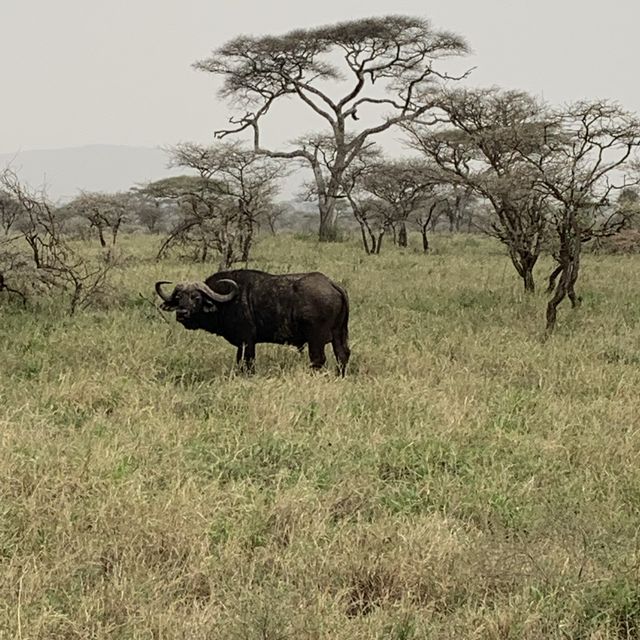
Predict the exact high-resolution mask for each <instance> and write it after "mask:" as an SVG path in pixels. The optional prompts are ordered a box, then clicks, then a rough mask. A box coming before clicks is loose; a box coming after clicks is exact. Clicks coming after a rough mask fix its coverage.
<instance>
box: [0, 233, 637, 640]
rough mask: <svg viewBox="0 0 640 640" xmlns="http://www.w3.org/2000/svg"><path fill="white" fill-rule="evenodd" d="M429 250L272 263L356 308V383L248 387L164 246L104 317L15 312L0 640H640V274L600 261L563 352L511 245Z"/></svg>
mask: <svg viewBox="0 0 640 640" xmlns="http://www.w3.org/2000/svg"><path fill="white" fill-rule="evenodd" d="M412 241H413V244H414V245H415V246H416V247H417V239H416V238H413V239H412ZM432 244H433V247H434V251H433V253H432V254H430V255H422V253H420V252H418V250H417V249H411V248H409V249H408V250H399V249H397V248H394V247H387V248H386V249H383V251H382V253H381V255H379V256H366V255H365V254H364V252H363V251H362V249H361V247H360V246H359V245H358V242H357V239H355V238H354V239H353V240H349V241H346V242H342V243H335V244H328V245H327V244H325V245H320V244H318V243H317V242H316V241H315V240H313V239H306V238H303V237H296V236H292V235H289V236H286V235H285V236H278V237H275V238H263V239H262V240H261V241H260V243H259V244H258V245H257V247H256V251H255V256H254V259H253V260H252V263H251V265H250V266H252V267H255V268H261V269H265V270H268V271H272V272H275V273H283V272H288V271H303V270H320V271H323V272H324V273H326V274H327V275H328V276H329V277H331V278H333V279H335V280H336V281H338V282H340V283H342V284H343V285H344V286H345V287H346V288H347V290H348V292H349V295H350V300H351V319H350V334H351V348H352V360H351V363H350V367H349V371H348V374H347V377H346V378H345V379H341V378H339V377H338V376H336V375H335V373H334V371H333V366H334V361H333V355H332V354H331V353H330V350H329V349H328V356H329V363H330V366H329V367H328V368H327V370H326V371H325V372H323V373H320V374H315V373H313V372H312V371H310V369H309V367H308V360H307V357H306V355H300V354H298V353H297V352H296V351H295V350H294V349H292V348H287V347H278V346H271V345H269V346H266V345H259V346H258V353H257V362H256V365H257V373H256V375H253V376H247V375H244V374H241V373H238V372H236V371H235V370H234V367H233V362H234V354H235V350H234V349H233V347H231V346H230V345H229V344H227V343H225V342H224V340H222V339H221V338H217V337H214V336H210V335H208V334H205V333H203V332H188V331H185V330H184V329H183V328H182V327H181V326H179V325H178V324H177V323H175V321H174V320H173V318H172V317H170V316H169V317H165V319H163V314H162V313H161V312H160V311H158V310H157V309H156V308H154V304H155V303H156V302H157V301H154V299H153V295H154V294H153V283H154V282H155V281H156V280H161V279H164V280H172V281H179V280H186V279H189V280H193V279H197V278H202V277H204V276H207V275H209V274H210V273H211V272H213V271H214V270H215V269H214V268H213V267H212V266H211V265H201V264H196V263H187V262H184V261H178V260H176V259H170V260H165V261H163V262H160V263H158V262H156V261H155V260H154V255H155V252H156V251H157V242H155V241H154V240H153V239H152V238H149V237H148V236H146V237H145V236H139V237H137V236H130V237H125V238H123V240H122V246H123V249H124V251H125V254H126V255H128V256H129V258H128V259H127V265H126V267H125V268H124V269H123V270H122V271H120V272H118V273H117V274H116V280H115V284H116V286H115V289H114V291H113V292H112V294H111V296H109V297H108V298H107V299H105V300H104V303H103V305H102V307H101V308H96V309H92V310H89V311H84V312H78V313H77V314H76V315H74V316H72V317H70V316H68V315H66V313H65V309H64V307H63V306H62V305H57V304H56V303H55V301H51V300H48V301H44V300H43V301H40V302H38V301H35V302H34V303H32V304H31V305H30V306H28V307H27V308H26V309H23V308H22V306H21V305H20V301H19V300H15V301H13V300H11V299H10V296H4V294H3V298H2V299H1V300H0V305H1V306H0V327H1V328H0V352H1V354H2V360H1V371H0V439H1V445H0V638H2V639H3V640H4V639H7V640H8V639H14V638H16V639H21V640H27V639H29V640H36V639H42V640H49V639H58V638H64V639H78V640H80V639H82V640H84V639H88V638H92V639H96V640H98V639H106V638H121V639H132V640H133V639H136V640H137V639H152V638H153V639H158V640H160V639H167V640H169V639H174V638H184V639H192V640H199V639H205V638H207V639H208V638H215V639H227V638H228V639H238V640H240V639H243V640H254V639H255V640H289V639H291V640H293V639H307V638H309V639H314V638H315V639H324V638H331V639H337V640H343V639H344V640H347V639H349V640H352V639H369V638H385V639H386V638H389V639H396V640H411V639H418V638H496V639H497V638H513V639H516V638H517V639H522V638H525V639H526V638H531V639H533V638H536V639H539V638H575V639H579V638H580V639H582V638H585V639H586V638H593V639H596V638H597V639H609V638H638V637H640V587H639V578H640V575H639V561H640V555H639V542H640V538H639V526H640V512H639V511H640V464H639V458H640V434H639V431H638V430H639V429H640V403H639V402H638V390H639V389H640V297H639V296H638V291H637V283H638V282H639V281H640V260H639V259H638V258H637V257H633V256H604V255H595V254H590V255H587V256H585V257H584V260H583V275H582V277H581V280H580V281H579V288H580V293H581V295H582V296H583V304H582V307H581V308H580V309H578V310H575V311H572V310H570V308H562V310H561V312H560V316H559V321H558V329H557V331H556V333H555V334H554V335H553V336H552V337H551V338H550V339H548V340H546V341H545V340H544V336H543V327H544V309H545V304H546V296H545V294H544V293H543V292H542V291H541V292H539V293H536V294H535V295H533V296H528V295H525V294H524V293H523V292H521V285H520V282H519V280H518V278H517V277H516V275H515V272H514V271H513V268H512V267H511V265H510V263H509V260H508V257H507V256H506V255H505V253H504V251H503V250H502V249H501V248H500V247H499V246H498V245H496V244H493V243H492V242H491V241H489V240H486V239H478V238H476V237H473V236H458V237H455V236H445V235H442V236H436V237H434V238H433V242H432ZM551 268H552V265H551V261H550V260H547V261H543V262H542V264H541V265H539V267H538V269H537V278H538V285H539V289H541V290H542V289H543V288H544V286H543V284H544V277H545V275H548V272H549V271H550V270H551ZM141 294H142V295H141ZM152 303H153V304H152ZM164 315H165V316H166V314H164ZM167 321H168V322H167Z"/></svg>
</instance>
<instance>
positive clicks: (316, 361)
mask: <svg viewBox="0 0 640 640" xmlns="http://www.w3.org/2000/svg"><path fill="white" fill-rule="evenodd" d="M163 284H171V283H170V282H167V281H160V282H157V283H156V286H155V288H156V292H157V293H158V295H159V296H160V297H161V298H162V300H163V301H164V302H163V303H162V304H161V305H160V308H161V309H163V310H165V311H175V312H176V320H177V321H178V322H179V323H180V324H181V325H182V326H183V327H184V328H185V329H204V330H205V331H208V332H209V333H215V334H216V335H219V336H222V337H223V338H225V340H227V341H228V342H230V343H231V344H232V345H234V346H235V347H237V352H236V363H240V361H241V359H242V358H243V357H244V363H245V365H246V368H247V369H248V370H249V371H253V370H254V361H255V355H256V344H258V343H260V342H270V343H275V344H290V345H293V346H295V347H297V348H298V349H299V350H300V351H302V349H303V347H304V345H305V344H308V345H309V359H310V360H311V366H312V367H313V368H314V369H319V368H320V367H322V366H323V365H324V364H325V362H326V357H325V353H324V349H325V345H326V344H327V343H329V342H331V345H332V346H333V353H334V354H335V356H336V360H337V361H338V367H339V371H340V374H341V375H342V376H344V374H345V370H346V367H347V362H348V361H349V355H350V350H349V345H348V339H349V329H348V323H349V299H348V297H347V292H346V291H345V290H344V289H343V288H342V287H341V286H339V285H337V284H336V283H335V282H332V281H331V280H329V278H327V276H325V275H324V274H322V273H318V272H314V273H294V274H286V275H273V274H270V273H265V272H264V271H256V270H253V269H237V270H234V271H223V272H220V273H216V274H214V275H212V276H210V277H208V278H207V279H206V280H205V281H204V282H183V283H180V284H177V285H176V286H175V288H174V289H173V292H172V293H171V295H167V293H165V292H164V291H163V290H162V285H163Z"/></svg>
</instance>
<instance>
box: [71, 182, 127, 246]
mask: <svg viewBox="0 0 640 640" xmlns="http://www.w3.org/2000/svg"><path fill="white" fill-rule="evenodd" d="M64 209H65V211H66V212H68V213H72V214H76V215H79V216H81V217H82V218H85V219H86V220H87V221H88V222H89V226H90V227H91V228H92V229H95V230H96V233H97V234H98V240H99V241H100V246H101V247H103V248H105V247H106V246H107V244H108V243H107V235H106V234H107V233H108V234H109V243H110V244H111V245H112V246H115V244H116V240H117V238H118V233H119V231H120V229H121V227H122V225H123V224H124V223H125V222H127V221H128V220H129V217H130V213H131V209H132V196H131V194H129V193H99V192H89V191H84V192H82V193H81V194H80V195H79V196H78V197H77V198H76V199H75V200H72V201H71V202H70V203H69V204H68V205H66V206H65V207H64Z"/></svg>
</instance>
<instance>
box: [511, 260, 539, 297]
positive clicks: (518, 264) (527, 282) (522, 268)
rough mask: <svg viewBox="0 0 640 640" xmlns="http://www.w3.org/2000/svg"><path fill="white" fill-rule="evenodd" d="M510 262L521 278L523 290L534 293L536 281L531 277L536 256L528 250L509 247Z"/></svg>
mask: <svg viewBox="0 0 640 640" xmlns="http://www.w3.org/2000/svg"><path fill="white" fill-rule="evenodd" d="M509 254H510V256H511V262H512V263H513V266H514V267H515V268H516V271H517V272H518V275H519V276H520V277H521V278H522V283H523V284H524V290H525V292H526V293H535V290H536V283H535V280H534V278H533V268H534V267H535V266H536V262H537V261H538V256H537V255H536V254H533V253H530V252H529V251H524V250H522V251H518V250H516V249H510V250H509Z"/></svg>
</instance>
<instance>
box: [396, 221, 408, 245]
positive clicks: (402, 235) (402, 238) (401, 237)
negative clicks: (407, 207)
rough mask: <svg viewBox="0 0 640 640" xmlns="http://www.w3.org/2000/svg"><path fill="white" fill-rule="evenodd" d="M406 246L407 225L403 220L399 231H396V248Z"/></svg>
mask: <svg viewBox="0 0 640 640" xmlns="http://www.w3.org/2000/svg"><path fill="white" fill-rule="evenodd" d="M407 245H408V240H407V224H406V222H405V221H404V220H402V221H401V222H400V229H399V231H398V246H399V247H406V246H407Z"/></svg>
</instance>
